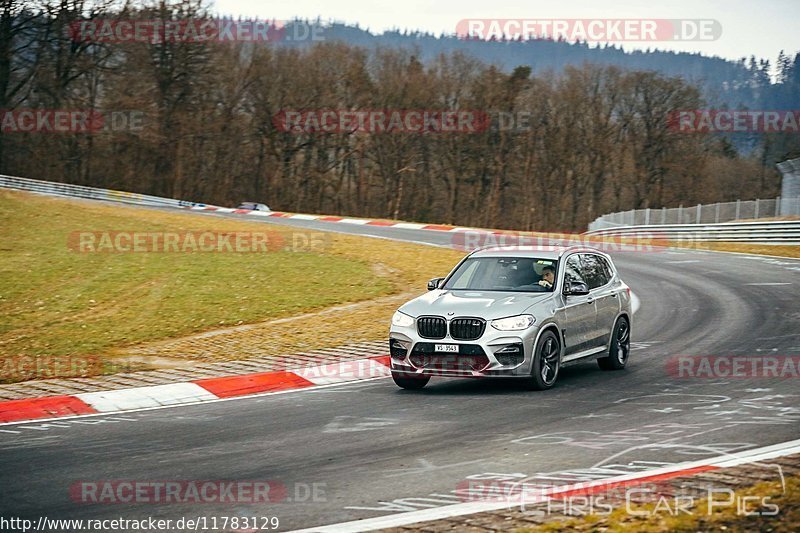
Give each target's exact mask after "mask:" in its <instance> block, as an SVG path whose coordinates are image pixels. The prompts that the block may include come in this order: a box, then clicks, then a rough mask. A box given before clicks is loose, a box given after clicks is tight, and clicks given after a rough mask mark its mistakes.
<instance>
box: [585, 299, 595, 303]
mask: <svg viewBox="0 0 800 533" xmlns="http://www.w3.org/2000/svg"><path fill="white" fill-rule="evenodd" d="M586 303H587V304H593V303H594V298H589V299H588V300H586Z"/></svg>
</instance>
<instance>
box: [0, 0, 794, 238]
mask: <svg viewBox="0 0 800 533" xmlns="http://www.w3.org/2000/svg"><path fill="white" fill-rule="evenodd" d="M2 9H3V11H2V13H0V100H2V101H0V110H2V112H3V113H4V114H7V113H12V114H13V113H17V114H19V113H20V112H21V111H25V110H71V111H80V112H82V113H89V114H92V115H97V116H100V117H104V122H103V124H104V126H103V127H98V128H82V129H79V131H66V132H54V131H12V130H9V129H8V128H4V129H3V132H2V134H0V172H1V173H3V174H8V175H16V176H24V177H29V178H35V179H44V180H53V181H62V182H69V183H76V184H83V185H91V186H97V187H106V188H112V189H118V190H124V191H132V192H141V193H147V194H154V195H159V196H168V197H174V198H179V199H183V200H189V201H198V202H205V203H212V204H218V205H234V204H237V203H239V202H242V201H255V202H263V203H266V204H268V205H269V206H270V207H272V208H273V209H276V210H286V211H293V212H304V213H335V214H341V215H349V216H364V217H383V218H393V219H402V220H411V221H426V222H431V223H449V224H457V225H471V226H481V227H497V228H515V229H538V230H547V231H574V230H580V231H582V230H585V229H586V226H587V224H588V223H589V222H590V221H591V220H593V219H594V218H596V217H597V216H600V215H602V214H604V213H608V212H613V211H619V210H626V209H632V208H643V207H653V208H659V207H662V206H667V207H673V206H678V205H680V204H683V205H693V204H697V203H705V202H716V201H729V200H735V199H752V198H756V197H761V198H768V197H774V196H776V195H778V194H779V187H780V176H779V173H778V172H777V171H776V170H775V168H774V163H775V162H777V161H780V160H782V159H785V158H788V157H797V155H800V151H799V150H798V147H799V146H800V144H798V137H800V136H798V135H796V134H795V135H793V136H792V135H787V134H782V133H770V134H731V135H727V136H723V135H713V134H703V133H694V134H687V133H685V132H680V131H675V129H674V128H670V127H669V126H668V117H670V116H671V114H674V113H675V112H676V111H679V110H687V109H688V110H694V109H707V108H713V107H720V106H726V105H728V104H727V102H725V101H720V100H716V101H715V100H712V99H710V97H709V91H708V90H707V89H706V88H705V87H703V86H701V85H699V84H698V83H697V82H696V81H693V80H689V79H687V78H685V77H681V76H679V75H674V74H668V73H664V72H659V71H657V70H648V69H644V68H628V67H625V66H619V65H609V64H603V63H602V62H591V61H588V60H587V61H583V62H582V63H580V64H570V65H564V66H563V68H551V67H548V68H547V69H542V68H536V69H535V68H532V67H531V66H530V65H525V64H518V65H516V66H514V67H513V68H510V67H506V66H504V65H498V64H492V63H489V62H485V61H484V60H482V59H480V58H478V57H476V56H474V55H472V54H470V53H469V52H466V51H463V50H459V49H453V50H447V51H441V52H439V53H437V54H435V55H434V54H431V53H429V52H426V51H425V50H422V49H420V47H419V46H393V45H388V46H382V45H380V44H378V45H374V46H373V45H364V44H363V43H362V44H358V43H356V44H354V43H348V42H346V41H344V40H341V39H322V40H319V41H315V42H313V43H308V44H307V45H305V46H297V45H292V46H289V45H282V44H281V43H280V42H277V43H275V42H248V41H237V42H203V43H199V42H186V41H180V40H174V39H172V40H170V39H149V40H138V41H132V42H113V40H97V39H76V38H75V35H74V34H73V33H71V32H70V31H69V28H74V27H75V24H76V23H80V22H81V21H86V20H100V19H104V20H149V21H152V20H164V21H167V20H203V19H208V18H210V17H211V15H210V13H209V11H208V9H209V8H208V6H206V5H204V4H203V3H201V2H196V1H185V0H179V1H172V2H166V1H162V2H155V3H152V4H148V3H144V4H142V3H137V4H136V5H132V4H129V3H123V4H120V3H119V2H111V1H98V2H88V1H76V0H66V1H50V0H41V1H36V2H20V1H19V0H4V1H3V2H2ZM469 44H470V45H471V46H475V43H469ZM487 44H493V43H487ZM563 44H564V45H565V46H580V45H569V44H567V43H563ZM639 55H640V54H639ZM637 57H638V55H637ZM798 57H800V56H798ZM798 57H795V58H794V60H792V59H790V58H788V57H787V56H782V58H781V61H780V62H779V65H778V74H777V76H776V77H775V79H769V77H767V78H764V71H763V65H761V66H760V67H759V66H758V64H757V63H756V64H754V65H755V66H754V67H753V70H752V71H750V70H748V69H747V65H745V64H743V65H741V66H742V67H743V68H744V69H745V70H746V71H748V72H751V73H752V79H750V80H744V81H742V80H738V81H737V82H736V83H744V84H745V85H746V86H747V87H750V89H752V90H753V91H756V92H758V91H759V90H760V91H761V93H762V95H763V93H764V91H766V90H768V91H770V94H773V93H774V94H776V95H797V94H800V60H798ZM758 84H761V86H759V85H758ZM759 87H761V89H759ZM787 98H788V97H787ZM759 102H760V104H759V105H763V106H770V105H772V107H763V108H764V109H776V108H778V106H777V105H773V104H771V103H770V102H762V101H759ZM319 110H340V111H358V110H386V111H398V110H399V111H407V110H433V111H437V112H457V111H459V110H473V111H474V110H477V111H478V112H480V113H482V114H484V115H485V116H488V117H489V118H490V122H489V124H488V126H487V127H485V128H479V129H478V131H456V132H444V131H442V132H427V131H425V132H402V131H400V132H377V131H362V130H354V131H342V130H337V131H333V132H304V131H300V132H298V131H290V130H287V128H281V127H280V121H279V120H276V117H281V116H284V115H285V114H286V113H287V112H299V113H304V112H305V113H308V112H316V111H319ZM120 117H122V118H123V120H117V119H119V118H120ZM126 117H127V119H125V118H126ZM134 117H135V119H134ZM503 117H505V120H504V119H503ZM508 117H524V119H525V127H518V126H519V125H518V124H517V125H512V126H509V121H508ZM511 122H512V123H513V120H512V121H511ZM737 136H738V137H737ZM742 136H748V137H747V139H746V140H747V141H748V143H749V145H751V146H752V147H753V149H752V150H749V151H747V152H744V151H741V150H740V149H738V148H737V146H739V145H741V144H742Z"/></svg>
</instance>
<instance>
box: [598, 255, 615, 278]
mask: <svg viewBox="0 0 800 533" xmlns="http://www.w3.org/2000/svg"><path fill="white" fill-rule="evenodd" d="M600 262H601V263H603V268H605V271H606V278H607V279H608V281H611V278H613V277H614V269H612V268H611V264H609V262H608V259H606V258H605V257H601V258H600Z"/></svg>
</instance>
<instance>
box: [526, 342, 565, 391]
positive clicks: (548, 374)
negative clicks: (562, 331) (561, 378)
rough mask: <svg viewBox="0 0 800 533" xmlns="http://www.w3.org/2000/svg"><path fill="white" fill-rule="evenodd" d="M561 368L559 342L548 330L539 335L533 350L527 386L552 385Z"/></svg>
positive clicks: (533, 387) (535, 387)
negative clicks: (531, 367)
mask: <svg viewBox="0 0 800 533" xmlns="http://www.w3.org/2000/svg"><path fill="white" fill-rule="evenodd" d="M560 369H561V344H560V343H559V342H558V337H557V336H556V334H555V333H553V332H552V331H550V330H548V331H545V332H544V333H542V336H541V337H539V342H537V343H536V348H535V349H534V352H533V369H532V370H531V376H530V377H529V378H528V383H527V384H528V388H529V389H531V390H545V389H549V388H550V387H552V386H553V385H554V384H555V382H556V379H557V378H558V371H559V370H560Z"/></svg>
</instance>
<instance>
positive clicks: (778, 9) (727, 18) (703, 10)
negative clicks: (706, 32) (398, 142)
mask: <svg viewBox="0 0 800 533" xmlns="http://www.w3.org/2000/svg"><path fill="white" fill-rule="evenodd" d="M213 6H214V8H213V9H214V11H215V12H216V13H217V14H218V15H221V16H228V15H232V16H235V17H239V16H241V17H245V18H248V19H259V20H271V19H276V20H288V19H292V18H295V17H299V18H304V19H305V18H308V19H316V18H317V17H320V18H321V19H322V20H323V21H324V22H327V21H338V22H346V23H350V24H354V23H358V24H359V26H360V27H361V28H364V29H369V30H370V31H372V32H373V33H380V32H382V31H384V30H387V29H400V30H403V29H408V30H421V31H428V32H432V33H434V34H436V35H438V34H440V33H441V32H445V33H454V32H455V30H456V25H457V24H458V22H459V21H460V20H464V19H533V20H542V19H558V20H563V19H690V20H698V19H714V20H716V21H719V23H720V25H721V28H722V34H721V36H720V37H719V38H718V39H716V40H707V41H684V42H676V41H662V42H657V43H652V42H627V43H623V46H624V48H625V49H626V50H631V49H642V50H643V49H647V48H651V49H652V48H659V49H662V50H677V51H684V52H698V53H701V54H703V55H708V56H714V55H716V56H720V57H723V58H725V59H734V60H735V59H739V58H740V57H750V56H751V55H755V56H756V57H757V58H764V59H769V60H770V61H771V62H772V63H773V64H774V62H775V58H776V57H777V56H778V52H780V51H781V50H785V51H786V53H787V54H791V55H792V56H793V55H794V54H795V53H797V52H800V29H799V28H800V0H761V1H754V0H750V1H747V0H660V1H659V0H646V1H645V0H608V1H606V2H602V1H599V0H559V1H551V2H541V1H535V0H527V1H525V0H492V1H487V0H429V1H424V0H288V1H287V0H282V1H279V2H274V1H273V2H270V1H268V0H267V1H264V0H215V1H214V2H213Z"/></svg>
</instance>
